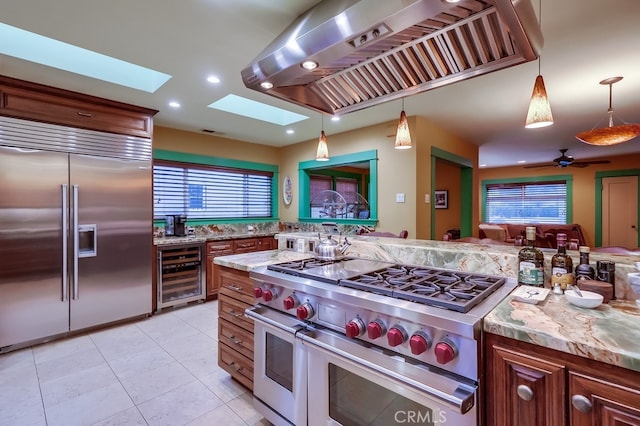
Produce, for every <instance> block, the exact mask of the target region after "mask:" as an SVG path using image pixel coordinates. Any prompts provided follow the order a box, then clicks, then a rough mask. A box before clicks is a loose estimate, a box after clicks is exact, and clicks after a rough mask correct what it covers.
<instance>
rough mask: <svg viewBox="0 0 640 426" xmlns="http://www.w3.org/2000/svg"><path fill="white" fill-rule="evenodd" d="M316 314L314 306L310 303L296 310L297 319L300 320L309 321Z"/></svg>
mask: <svg viewBox="0 0 640 426" xmlns="http://www.w3.org/2000/svg"><path fill="white" fill-rule="evenodd" d="M314 313H315V311H314V310H313V306H311V304H309V303H303V304H302V305H300V306H298V309H296V317H298V319H299V320H308V319H309V318H311V317H312V316H313V314H314Z"/></svg>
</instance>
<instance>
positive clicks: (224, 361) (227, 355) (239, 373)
mask: <svg viewBox="0 0 640 426" xmlns="http://www.w3.org/2000/svg"><path fill="white" fill-rule="evenodd" d="M219 343H220V344H219V345H218V365H219V366H220V367H221V368H222V369H223V370H225V371H226V372H227V373H229V374H231V377H233V378H234V379H236V380H237V381H238V382H240V383H242V384H243V385H244V386H246V387H247V388H249V390H251V391H253V360H251V359H249V358H247V357H246V356H244V355H242V354H241V353H239V352H236V351H234V350H233V349H231V348H230V347H229V346H227V345H226V344H224V343H222V342H219Z"/></svg>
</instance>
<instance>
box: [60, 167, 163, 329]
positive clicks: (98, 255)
mask: <svg viewBox="0 0 640 426" xmlns="http://www.w3.org/2000/svg"><path fill="white" fill-rule="evenodd" d="M69 171H70V172H69V175H70V181H69V183H70V193H71V194H70V201H71V205H72V209H71V212H72V213H71V219H72V220H71V231H72V234H73V233H77V234H78V238H77V240H75V239H73V238H72V246H73V247H72V249H73V250H76V249H77V254H78V257H77V258H76V260H75V261H77V270H78V275H77V282H73V279H72V283H73V286H72V288H71V297H72V303H71V324H70V329H71V330H78V329H82V328H86V327H91V326H95V325H99V324H104V323H108V322H111V321H116V320H120V319H125V318H130V317H133V316H136V315H140V314H143V313H149V312H151V300H152V290H151V256H150V253H151V249H152V247H151V245H152V239H151V235H150V234H151V232H152V231H151V223H152V222H151V218H152V212H151V206H152V184H151V179H152V175H151V163H150V161H145V160H123V159H114V158H108V157H98V156H89V155H70V159H69ZM76 205H77V223H74V220H73V219H74V217H75V216H74V210H73V207H74V206H76ZM78 228H79V229H78ZM83 228H84V229H86V230H87V232H90V233H91V234H90V235H82V234H83V233H82V232H80V231H81V230H82V229H83ZM73 241H75V242H73ZM83 243H84V244H83ZM75 244H79V246H76V245H75ZM94 244H95V247H94V246H93V245H94ZM71 262H72V263H73V262H74V256H71ZM70 270H71V271H73V270H74V266H73V265H70Z"/></svg>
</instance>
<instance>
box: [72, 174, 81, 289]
mask: <svg viewBox="0 0 640 426" xmlns="http://www.w3.org/2000/svg"><path fill="white" fill-rule="evenodd" d="M78 244H79V226H78V185H73V300H76V299H78V298H79V297H80V296H79V294H78V254H79V253H78V251H79V248H78Z"/></svg>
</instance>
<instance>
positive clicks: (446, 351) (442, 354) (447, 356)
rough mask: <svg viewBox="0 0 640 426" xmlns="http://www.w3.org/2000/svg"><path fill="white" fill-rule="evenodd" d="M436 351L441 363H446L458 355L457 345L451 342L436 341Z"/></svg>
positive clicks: (437, 359) (437, 358)
mask: <svg viewBox="0 0 640 426" xmlns="http://www.w3.org/2000/svg"><path fill="white" fill-rule="evenodd" d="M435 353H436V361H438V363H439V364H446V363H448V362H450V361H452V360H453V359H454V358H455V357H456V355H458V351H457V350H456V346H455V345H454V344H453V343H451V342H438V343H436V348H435Z"/></svg>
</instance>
